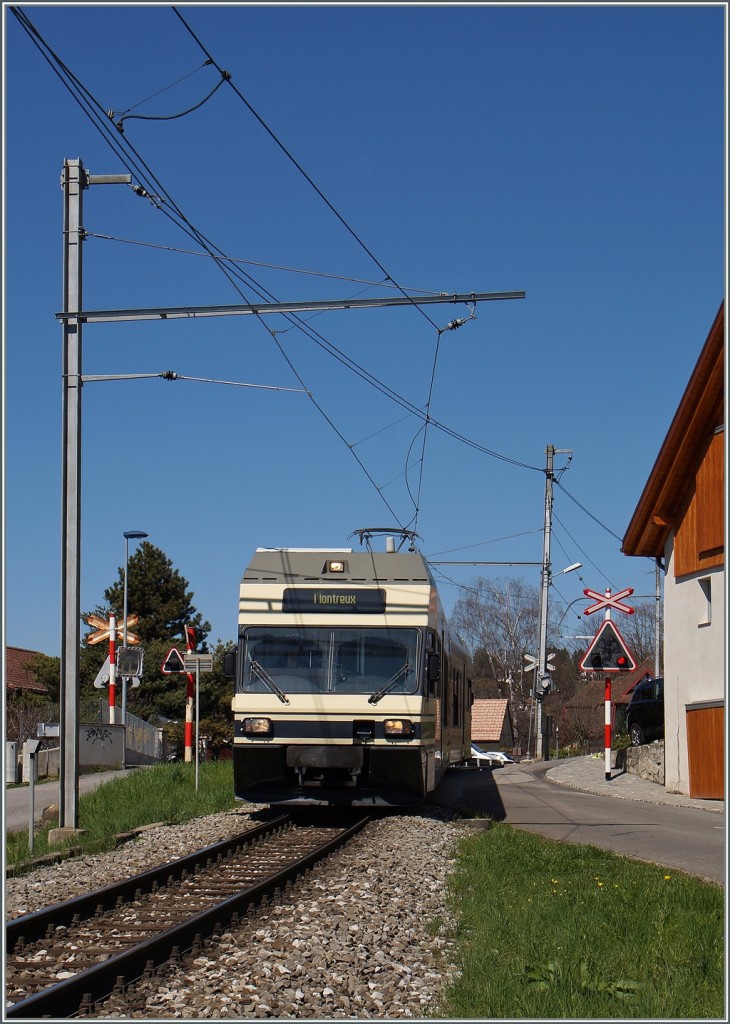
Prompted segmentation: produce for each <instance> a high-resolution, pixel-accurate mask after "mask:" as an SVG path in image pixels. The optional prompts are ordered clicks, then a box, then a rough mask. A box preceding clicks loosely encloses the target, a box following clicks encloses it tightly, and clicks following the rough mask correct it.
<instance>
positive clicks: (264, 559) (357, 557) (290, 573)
mask: <svg viewBox="0 0 730 1024" xmlns="http://www.w3.org/2000/svg"><path fill="white" fill-rule="evenodd" d="M333 562H339V563H341V565H342V571H340V572H333V571H332V563H333ZM242 582H243V583H264V582H267V583H274V582H282V583H289V584H295V583H367V584H377V583H413V584H422V585H423V584H427V585H429V586H433V585H434V583H433V578H432V576H431V573H430V572H429V569H428V565H427V564H426V560H425V558H424V557H423V555H422V554H420V553H419V552H417V551H409V552H379V551H353V550H352V549H351V548H332V549H330V548H257V549H256V552H255V553H254V555H253V557H252V559H251V561H250V562H249V564H248V566H247V567H246V571H245V572H244V574H243V579H242Z"/></svg>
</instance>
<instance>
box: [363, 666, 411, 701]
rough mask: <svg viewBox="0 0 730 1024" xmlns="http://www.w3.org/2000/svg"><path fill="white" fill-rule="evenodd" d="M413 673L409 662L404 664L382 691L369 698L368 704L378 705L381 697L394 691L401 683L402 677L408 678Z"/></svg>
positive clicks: (383, 686)
mask: <svg viewBox="0 0 730 1024" xmlns="http://www.w3.org/2000/svg"><path fill="white" fill-rule="evenodd" d="M410 671H411V666H410V664H409V662H407V661H406V662H404V663H403V664H402V665H401V667H400V668H399V669H398V671H397V672H396V673H395V675H394V676H391V677H390V679H389V680H388V682H387V683H384V684H383V685H382V686H381V687H380V689H379V690H378V691H377V692H376V693H374V694H373V695H372V697H368V704H377V703H378V701H379V700H380V699H381V697H384V696H385V695H386V693H387V692H388V691H389V690H392V689H393V687H394V686H395V684H396V683H398V682H400V680H401V677H402V676H407V675H408V673H409V672H410Z"/></svg>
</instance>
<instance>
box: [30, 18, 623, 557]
mask: <svg viewBox="0 0 730 1024" xmlns="http://www.w3.org/2000/svg"><path fill="white" fill-rule="evenodd" d="M11 10H12V13H13V15H14V16H15V17H16V18H17V20H18V21H19V23H20V24H21V26H22V27H23V28H24V30H25V31H26V33H27V34H28V35H29V37H30V38H31V40H32V41H33V43H34V44H35V46H36V48H37V49H38V50H39V52H40V53H41V55H42V56H43V58H44V60H45V61H46V62H47V63H48V64H49V66H50V67H51V69H52V70H53V72H54V74H55V75H56V76H57V77H58V78H59V80H60V81H61V83H62V84H63V85H64V87H65V88H66V89H67V90H68V91H69V92H70V93H71V95H72V96H73V98H74V99H75V100H76V102H77V103H78V104H79V106H80V107H81V108H82V110H84V112H85V113H86V115H87V116H88V117H89V119H90V120H91V122H92V124H94V126H95V127H96V129H97V131H98V132H99V133H100V135H102V137H103V138H104V140H105V142H106V143H107V145H108V146H109V147H110V149H111V150H112V151H113V152H114V153H115V154H116V155H117V157H118V159H119V160H120V162H121V163H122V164H123V165H124V166H125V167H127V169H128V170H129V171H130V173H132V174H133V175H134V176H135V177H136V178H137V179H138V180H140V181H142V182H144V183H145V188H144V189H143V191H142V194H144V195H146V196H147V197H148V198H157V197H158V195H159V197H160V198H159V202H155V205H156V207H157V208H158V209H159V210H160V212H162V213H163V214H164V215H165V216H167V217H168V218H169V219H170V220H172V221H173V222H174V223H175V224H176V226H177V227H178V228H179V229H181V230H183V231H184V232H185V233H186V234H188V235H189V237H191V238H193V239H194V240H195V241H197V242H198V244H200V245H202V246H203V248H205V249H206V250H207V254H208V255H209V257H210V258H212V259H213V260H214V262H215V263H216V264H217V265H218V266H219V268H220V269H221V271H222V272H223V273H224V274H225V276H226V277H227V278H228V279H229V281H230V283H231V284H232V286H233V287H234V288H235V290H236V291H237V292H238V293H239V294H242V293H241V291H240V288H239V287H238V285H237V284H236V281H235V280H234V277H238V279H239V280H241V279H242V278H241V277H240V276H239V275H237V274H234V273H233V269H232V267H231V263H230V261H229V260H228V257H226V256H225V255H224V254H223V253H221V252H220V250H219V251H218V252H216V251H214V250H215V248H216V247H215V246H214V245H212V243H209V242H208V240H207V239H205V237H204V236H203V235H202V233H201V232H199V231H198V230H197V229H196V228H195V227H194V226H193V225H192V224H191V223H190V222H189V221H188V219H187V218H186V217H185V215H184V214H183V212H182V210H181V209H180V208H179V207H178V206H177V204H176V203H175V202H174V200H173V199H172V197H171V196H169V194H167V193H166V190H165V189H164V187H163V186H162V185H161V183H160V182H159V180H158V179H157V178H156V176H155V175H154V172H153V171H152V170H151V168H149V166H148V165H147V164H146V162H145V161H144V159H143V158H142V157H141V156H140V154H139V153H137V151H136V150H135V149H134V147H133V146H131V145H130V143H129V141H128V139H126V138H125V137H124V136H122V135H121V133H119V132H118V131H116V130H115V129H114V126H113V125H112V123H111V122H110V120H109V117H108V112H107V111H105V110H103V108H102V107H101V105H100V104H99V103H98V102H97V101H96V100H95V99H94V97H93V96H92V95H91V94H90V93H89V92H88V90H87V89H86V88H85V87H84V86H83V85H82V83H81V82H80V81H79V80H78V79H77V78H76V76H75V75H74V74H73V73H72V72H71V71H70V69H69V68H68V67H67V66H66V65H65V64H64V63H63V61H61V60H60V58H59V57H58V56H57V55H56V54H55V53H54V52H53V50H52V49H51V48H50V47H49V46H48V44H46V43H45V41H44V40H43V39H42V37H41V36H40V34H39V33H38V32H37V31H36V29H35V28H34V26H33V25H32V23H31V22H30V20H29V19H28V18H27V15H25V13H24V12H23V11H22V10H19V9H17V8H11ZM175 13H176V15H177V16H178V17H179V18H180V14H179V12H178V11H175ZM181 20H182V21H184V19H182V18H181ZM186 28H188V31H190V29H189V27H188V26H187V25H186ZM191 34H192V33H191ZM198 42H199V41H198ZM199 45H200V44H199ZM205 63H206V64H207V60H206V62H205ZM202 66H205V65H202ZM216 67H217V65H216ZM217 69H218V71H219V72H220V71H221V69H220V68H219V67H217ZM218 84H219V85H220V84H222V81H221V83H218ZM231 84H232V83H231ZM236 91H238V90H236ZM240 98H241V99H242V100H243V102H244V103H245V104H246V106H247V107H249V109H251V111H252V113H254V115H255V116H256V117H257V119H259V120H261V119H260V118H259V117H258V115H257V114H256V113H255V111H253V110H252V108H250V105H249V104H248V103H247V101H246V100H245V98H244V97H243V96H241V97H240ZM130 109H131V108H130ZM261 123H262V124H263V126H264V127H265V128H266V130H267V131H270V129H268V126H266V125H265V124H264V123H263V121H261ZM276 141H277V144H279V145H281V144H280V143H279V140H278V139H277V140H276ZM282 149H283V150H284V152H285V153H286V155H287V156H288V157H289V158H290V159H293V158H292V157H291V155H290V154H289V153H288V151H287V150H286V149H285V147H283V146H282ZM293 162H294V163H295V165H296V166H298V165H297V164H296V161H293ZM302 173H304V172H302ZM305 177H306V175H305ZM308 180H309V181H310V183H311V184H312V187H314V188H315V190H316V191H317V192H318V193H319V194H320V195H321V196H322V199H323V200H324V201H325V202H326V203H327V205H328V206H329V207H330V208H331V209H332V212H333V213H335V215H336V216H338V218H339V219H340V220H341V221H342V223H343V225H344V226H345V227H347V229H348V231H350V233H351V234H353V237H355V238H356V239H357V241H358V242H359V243H360V244H362V245H363V248H364V250H365V251H366V252H367V253H368V255H369V256H371V257H372V253H370V250H369V249H368V248H367V246H365V245H364V244H363V243H362V241H361V239H359V237H358V236H357V235H356V234H355V233H354V232H353V231H352V229H351V228H350V226H349V225H347V222H346V221H344V218H341V217H340V215H339V214H337V211H335V210H334V208H333V207H332V206H331V204H330V203H329V201H328V200H327V199H326V197H325V196H324V195H323V194H322V193H321V192H320V190H319V189H317V188H316V185H314V183H313V182H311V179H309V178H308ZM374 262H375V263H376V265H377V266H378V267H379V268H380V269H381V271H382V272H383V274H384V275H385V278H386V279H385V281H383V282H380V284H381V285H383V286H385V287H394V288H397V289H398V290H400V291H402V288H401V286H400V285H398V284H397V283H396V282H395V281H394V280H393V279H392V278H391V277H390V275H389V274H388V273H387V271H386V270H385V268H384V267H383V266H382V264H380V263H379V262H378V261H377V260H374ZM243 277H244V278H245V279H246V280H247V283H249V284H250V286H251V287H253V288H254V289H258V288H259V287H260V286H259V285H258V284H257V282H255V281H253V279H252V278H250V277H249V275H243ZM259 294H264V293H263V292H259ZM404 294H405V293H404ZM426 319H428V320H429V322H430V323H431V324H432V326H434V327H435V326H436V325H435V324H434V323H433V321H431V320H430V318H428V317H427V318H426ZM462 322H465V321H462ZM460 325H461V324H460V323H457V322H453V324H452V325H448V326H449V327H452V326H460ZM296 326H298V327H300V329H304V327H303V325H301V324H296ZM266 329H267V330H268V328H266ZM436 329H437V330H439V329H438V328H436ZM310 330H311V329H310ZM269 333H270V334H272V337H273V333H272V332H271V331H270V332H269ZM312 333H313V334H314V335H315V336H317V337H318V338H319V339H320V341H321V342H322V343H323V344H328V343H326V339H323V338H322V337H321V335H318V332H314V331H313V332H312ZM333 354H334V353H333ZM287 361H289V360H287ZM289 362H290V361H289ZM290 365H291V363H290ZM353 365H356V364H354V361H353ZM363 372H364V373H365V377H364V378H363V379H367V380H368V382H370V383H372V384H373V386H375V387H378V385H380V386H381V387H382V389H383V393H384V394H386V393H387V394H389V396H390V397H392V398H393V400H394V401H397V402H398V403H399V404H401V405H402V407H403V408H405V409H407V410H408V411H409V412H410V413H412V414H413V415H416V416H420V417H421V418H422V419H424V421H426V415H425V414H424V412H423V410H422V409H420V408H418V407H416V406H414V405H412V403H409V402H408V401H407V400H406V399H404V398H403V397H402V396H400V395H398V394H397V393H396V392H393V391H392V389H389V388H387V386H385V385H382V382H378V383H377V384H376V383H375V381H376V380H377V378H374V376H373V375H367V371H363ZM297 379H299V380H300V383H302V384H303V381H302V380H301V377H298V378H297ZM303 390H305V391H306V392H307V394H308V395H309V396H310V399H312V400H313V402H314V398H313V395H312V393H311V391H310V389H308V388H306V386H303ZM314 404H315V407H316V408H317V409H318V411H319V412H320V414H321V415H323V416H324V418H325V420H326V421H327V422H328V423H329V424H330V426H331V427H332V428H333V429H334V430H335V433H336V434H337V435H338V437H340V439H341V440H342V441H343V443H345V445H346V446H347V447H348V449H349V450H350V451H351V452H352V451H353V447H354V445H353V444H351V443H348V441H347V440H346V439H345V437H344V435H343V434H342V432H341V431H339V429H337V428H336V427H335V426H334V424H333V423H332V421H331V419H330V418H329V417H327V415H326V414H325V413H324V410H323V409H322V408H321V406H319V405H318V404H317V403H316V402H314ZM427 424H428V425H429V426H432V427H434V428H436V429H439V430H441V431H443V432H444V433H446V434H447V435H448V436H450V437H452V438H453V439H454V440H456V441H458V442H460V443H462V444H465V445H467V446H468V447H471V448H472V449H473V450H475V451H478V452H481V453H483V454H485V455H488V456H490V457H493V458H497V459H499V460H501V461H504V462H506V463H508V464H511V465H514V466H516V467H520V468H524V469H529V470H532V471H537V472H543V470H542V468H541V467H537V466H534V465H530V464H529V463H525V462H521V461H520V460H517V459H513V458H510V457H508V456H504V455H502V454H501V453H499V452H496V451H494V450H493V449H490V448H488V447H487V446H485V445H481V444H479V443H478V442H475V441H473V440H472V439H470V438H467V437H465V436H464V435H463V434H461V433H459V432H458V431H456V430H453V429H452V428H449V427H448V426H446V425H445V424H443V423H440V422H439V421H437V420H435V419H434V418H433V417H431V416H429V417H428V420H427ZM353 454H355V453H354V452H353ZM357 461H358V462H359V463H360V465H361V467H362V468H363V469H364V470H365V473H366V475H367V476H368V479H369V480H370V481H371V483H373V485H374V487H375V488H376V490H377V491H378V493H379V494H380V496H381V498H382V489H381V488H379V487H378V485H377V484H375V482H374V480H373V478H372V477H371V476H370V474H369V473H368V472H367V470H366V469H365V467H364V464H363V463H362V461H361V460H360V459H358V460H357ZM556 482H557V483H559V481H557V480H556ZM560 486H562V485H560ZM563 489H564V488H563ZM566 494H568V496H569V497H570V498H571V500H572V501H574V502H575V504H576V505H577V506H578V507H579V508H580V509H581V510H582V511H583V512H584V513H585V514H586V515H588V516H589V517H590V518H591V519H593V520H594V521H595V522H596V523H597V524H598V525H600V526H601V527H602V528H603V529H606V530H608V528H607V527H605V526H604V524H603V523H601V522H600V520H599V519H598V518H597V517H595V516H594V515H593V514H592V513H591V512H589V510H588V509H587V508H585V507H584V506H583V505H582V504H581V503H580V502H578V501H577V499H575V498H574V497H573V495H571V494H570V493H569V492H567V491H566ZM386 504H387V503H386ZM391 511H392V510H391ZM396 518H397V517H396ZM608 532H609V533H611V534H612V536H614V537H616V538H617V539H619V540H620V539H621V538H619V537H618V536H617V535H616V534H615V533H613V531H610V530H608Z"/></svg>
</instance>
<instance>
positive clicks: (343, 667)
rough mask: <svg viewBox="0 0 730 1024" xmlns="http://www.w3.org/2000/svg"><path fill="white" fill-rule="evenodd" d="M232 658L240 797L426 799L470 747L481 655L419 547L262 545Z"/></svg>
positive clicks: (358, 802)
mask: <svg viewBox="0 0 730 1024" xmlns="http://www.w3.org/2000/svg"><path fill="white" fill-rule="evenodd" d="M226 668H227V672H228V674H229V675H231V676H232V677H233V678H234V679H235V694H234V697H233V705H232V706H233V713H234V742H233V768H234V786H235V794H236V796H237V797H238V798H239V799H243V800H249V801H254V802H260V803H272V804H294V805H298V804H313V805H332V806H377V805H381V806H402V805H408V804H418V803H421V802H423V800H424V798H425V797H426V795H427V794H428V793H429V792H430V791H431V790H433V789H434V787H435V786H436V784H437V783H438V781H439V779H440V778H441V776H442V774H443V772H444V771H445V769H446V768H447V767H448V766H449V765H450V764H454V763H456V762H458V761H462V760H464V759H465V758H467V757H468V756H469V753H470V739H471V702H472V694H471V679H470V661H469V656H468V653H467V651H466V650H465V649H464V647H463V646H462V645H461V643H460V642H459V641H458V639H457V638H456V637H455V635H454V634H453V633H452V632H451V631H450V629H449V625H448V622H447V620H446V617H445V615H444V612H443V609H442V606H441V602H440V600H439V596H438V592H437V589H436V586H435V584H434V582H433V579H432V577H431V574H430V572H429V570H428V566H427V565H426V562H425V560H424V558H423V557H422V555H420V554H419V553H417V552H413V551H411V552H408V553H405V552H403V553H401V552H395V551H392V552H383V553H374V552H372V551H362V552H354V551H351V550H319V549H317V550H313V549H294V548H263V549H261V548H260V549H258V550H257V551H256V553H255V554H254V556H253V558H252V560H251V563H250V565H249V566H248V568H247V569H246V571H245V573H244V576H243V579H242V581H241V590H240V606H239V617H238V648H237V652H236V655H235V658H231V657H229V658H228V659H227V665H226Z"/></svg>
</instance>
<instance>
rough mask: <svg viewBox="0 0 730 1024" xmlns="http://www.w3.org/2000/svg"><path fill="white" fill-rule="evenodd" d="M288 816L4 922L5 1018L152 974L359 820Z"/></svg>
mask: <svg viewBox="0 0 730 1024" xmlns="http://www.w3.org/2000/svg"><path fill="white" fill-rule="evenodd" d="M369 820H370V819H369V818H368V817H364V818H360V819H359V820H357V821H356V822H354V824H353V823H352V821H350V822H348V823H347V824H346V825H344V826H343V825H342V824H330V823H327V824H310V825H302V824H299V823H295V822H294V821H293V820H292V819H291V817H290V816H289V815H280V816H278V817H276V818H274V819H273V820H272V821H269V822H266V823H265V824H263V825H259V826H256V827H254V828H252V829H249V830H247V831H246V832H243V833H241V834H240V835H238V836H235V837H234V838H233V839H228V840H225V841H224V842H221V843H216V844H215V845H213V846H209V847H206V848H205V849H203V850H199V851H198V852H197V853H194V854H191V855H190V856H188V857H183V858H180V859H179V860H176V861H174V862H172V863H171V864H166V865H164V866H162V867H158V868H153V869H151V870H149V871H145V872H143V873H142V874H139V875H135V876H133V877H132V878H129V879H125V880H124V881H122V882H119V883H117V884H114V885H109V886H106V887H105V888H103V889H98V890H96V891H95V892H93V893H89V894H88V895H85V896H80V897H78V898H76V899H73V900H68V901H67V902H65V903H59V904H57V905H56V906H54V907H49V908H47V909H45V910H41V911H38V912H36V913H34V914H28V915H26V916H24V917H21V918H17V919H16V920H13V921H9V922H8V923H7V925H6V951H7V955H6V969H5V979H6V993H5V1002H6V1005H5V1018H4V1019H34V1020H37V1019H39V1018H42V1017H44V1016H46V1017H50V1016H52V1017H55V1018H57V1017H70V1016H76V1015H85V1014H88V1013H92V1012H93V1008H94V1004H95V1003H97V1002H99V1001H101V1000H102V999H105V998H106V997H107V996H109V995H111V994H112V993H113V992H114V991H115V990H116V991H119V990H120V989H124V988H125V987H126V986H128V985H130V984H132V983H134V982H135V981H137V980H138V979H140V978H143V977H145V978H147V977H150V976H152V975H153V974H154V972H155V971H156V970H157V968H158V967H160V966H161V965H162V964H164V963H166V962H167V961H168V960H170V959H175V958H177V957H178V956H180V955H183V954H185V953H186V952H187V951H188V950H194V949H197V948H199V946H200V945H201V944H202V943H203V942H204V941H205V939H206V938H207V937H208V936H210V935H213V934H218V933H220V932H222V931H224V930H225V929H226V928H228V927H229V926H235V924H236V923H237V921H238V919H239V918H240V917H241V915H242V914H245V913H247V912H248V911H249V910H251V909H253V908H255V907H256V906H258V905H259V904H261V903H263V902H264V901H266V900H267V899H268V898H270V897H271V896H275V895H276V894H277V892H279V891H280V890H281V889H282V888H284V887H286V886H288V885H291V884H292V883H293V882H294V880H295V879H296V878H297V877H298V876H299V875H301V874H303V873H304V872H306V871H307V870H309V869H310V868H311V867H312V866H313V865H314V864H316V862H317V861H319V860H321V859H323V858H324V857H326V856H328V854H330V853H331V852H333V851H334V850H335V849H337V848H338V847H339V846H341V845H343V844H344V843H346V842H347V841H348V840H349V839H350V838H352V837H353V836H354V835H356V834H357V833H358V832H359V831H361V830H362V829H363V828H364V827H365V825H367V823H368V821H369Z"/></svg>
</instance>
